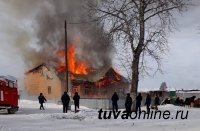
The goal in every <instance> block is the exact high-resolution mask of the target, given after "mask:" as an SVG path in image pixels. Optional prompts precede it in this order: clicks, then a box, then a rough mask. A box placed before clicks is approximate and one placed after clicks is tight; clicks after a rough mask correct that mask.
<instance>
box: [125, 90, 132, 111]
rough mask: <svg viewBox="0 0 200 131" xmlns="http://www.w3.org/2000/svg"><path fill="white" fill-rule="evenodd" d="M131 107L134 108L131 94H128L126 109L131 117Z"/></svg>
mask: <svg viewBox="0 0 200 131" xmlns="http://www.w3.org/2000/svg"><path fill="white" fill-rule="evenodd" d="M131 106H132V98H131V96H130V93H128V94H127V96H126V101H125V108H126V112H127V114H129V115H130V114H131Z"/></svg>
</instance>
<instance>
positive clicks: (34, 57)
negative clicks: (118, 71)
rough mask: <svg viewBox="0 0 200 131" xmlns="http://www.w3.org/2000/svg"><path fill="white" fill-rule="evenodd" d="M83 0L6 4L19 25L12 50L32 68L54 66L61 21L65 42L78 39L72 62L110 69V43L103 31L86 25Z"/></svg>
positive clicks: (20, 0) (21, 0)
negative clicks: (15, 48)
mask: <svg viewBox="0 0 200 131" xmlns="http://www.w3.org/2000/svg"><path fill="white" fill-rule="evenodd" d="M85 2H86V1H85V0H8V1H6V4H8V5H10V7H11V12H12V13H13V14H15V17H16V20H20V21H23V24H25V25H20V24H19V26H20V27H19V28H18V29H19V31H18V33H17V34H16V35H17V36H16V44H15V46H16V47H17V48H18V49H19V51H20V52H21V54H22V56H23V58H24V60H25V63H26V64H27V66H29V68H32V67H34V66H36V65H39V64H41V63H50V64H52V65H56V64H58V61H59V58H57V56H56V55H55V54H56V52H57V51H58V50H59V49H61V48H64V20H65V19H66V20H67V22H68V23H69V24H68V29H67V30H68V42H69V43H71V42H73V41H74V40H75V39H76V38H77V37H78V38H80V42H78V43H77V44H76V45H75V46H76V50H77V52H76V58H77V59H80V60H84V61H86V63H87V64H88V65H87V66H88V67H91V68H96V69H99V70H102V69H106V68H108V67H110V66H111V54H112V46H111V40H110V39H109V37H108V36H107V34H106V33H105V32H104V30H103V28H102V27H101V26H100V25H98V24H97V23H95V22H89V23H82V24H72V23H81V22H85V21H90V20H89V17H88V10H87V9H86V8H85V4H86V3H85Z"/></svg>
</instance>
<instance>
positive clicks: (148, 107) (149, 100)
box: [145, 94, 151, 113]
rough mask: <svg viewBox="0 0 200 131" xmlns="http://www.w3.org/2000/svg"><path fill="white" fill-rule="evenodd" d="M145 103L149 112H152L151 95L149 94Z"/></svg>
mask: <svg viewBox="0 0 200 131" xmlns="http://www.w3.org/2000/svg"><path fill="white" fill-rule="evenodd" d="M145 105H146V107H147V113H150V105H151V96H150V95H149V94H147V97H146V102H145Z"/></svg>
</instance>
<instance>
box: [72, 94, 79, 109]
mask: <svg viewBox="0 0 200 131" xmlns="http://www.w3.org/2000/svg"><path fill="white" fill-rule="evenodd" d="M73 100H74V106H75V113H76V112H77V108H79V100H80V96H79V95H78V92H75V94H74V97H73Z"/></svg>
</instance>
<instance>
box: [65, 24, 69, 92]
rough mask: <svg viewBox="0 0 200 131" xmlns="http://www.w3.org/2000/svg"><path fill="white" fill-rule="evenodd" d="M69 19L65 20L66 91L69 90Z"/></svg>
mask: <svg viewBox="0 0 200 131" xmlns="http://www.w3.org/2000/svg"><path fill="white" fill-rule="evenodd" d="M67 59H68V57H67V21H66V20H65V66H66V70H65V74H66V92H68V61H67Z"/></svg>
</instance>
